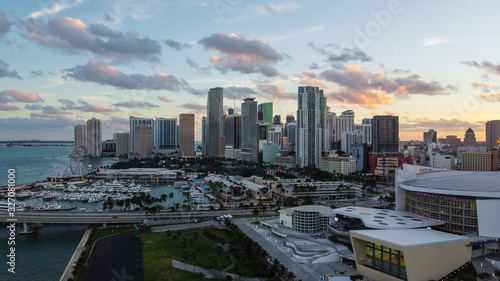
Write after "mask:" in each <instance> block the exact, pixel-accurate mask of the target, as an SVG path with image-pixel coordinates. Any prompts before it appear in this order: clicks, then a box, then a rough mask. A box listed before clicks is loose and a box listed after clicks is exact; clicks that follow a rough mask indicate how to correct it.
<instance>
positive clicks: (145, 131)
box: [133, 124, 153, 158]
mask: <svg viewBox="0 0 500 281" xmlns="http://www.w3.org/2000/svg"><path fill="white" fill-rule="evenodd" d="M133 154H134V155H135V156H137V157H138V158H150V157H152V156H153V126H151V125H149V124H140V125H135V126H134V153H133Z"/></svg>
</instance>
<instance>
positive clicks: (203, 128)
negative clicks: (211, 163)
mask: <svg viewBox="0 0 500 281" xmlns="http://www.w3.org/2000/svg"><path fill="white" fill-rule="evenodd" d="M207 127H208V125H207V117H206V116H202V117H201V154H202V155H207V139H208V135H207V131H208V129H207Z"/></svg>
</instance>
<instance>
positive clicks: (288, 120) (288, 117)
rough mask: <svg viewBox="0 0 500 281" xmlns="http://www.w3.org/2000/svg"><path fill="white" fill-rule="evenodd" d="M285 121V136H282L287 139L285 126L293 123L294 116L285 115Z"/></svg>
mask: <svg viewBox="0 0 500 281" xmlns="http://www.w3.org/2000/svg"><path fill="white" fill-rule="evenodd" d="M285 121H286V123H285V131H284V132H283V133H284V134H285V135H284V136H285V137H287V136H288V135H287V134H288V132H287V130H286V124H288V123H291V122H295V116H293V115H287V116H286V120H285Z"/></svg>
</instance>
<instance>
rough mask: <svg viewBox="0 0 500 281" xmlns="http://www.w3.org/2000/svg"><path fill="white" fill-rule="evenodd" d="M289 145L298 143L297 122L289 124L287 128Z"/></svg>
mask: <svg viewBox="0 0 500 281" xmlns="http://www.w3.org/2000/svg"><path fill="white" fill-rule="evenodd" d="M285 131H286V135H287V143H288V144H292V143H297V122H288V123H286V126H285Z"/></svg>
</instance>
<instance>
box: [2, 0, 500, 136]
mask: <svg viewBox="0 0 500 281" xmlns="http://www.w3.org/2000/svg"><path fill="white" fill-rule="evenodd" d="M499 10H500V2H498V1H472V0H470V1H465V0H462V1H460V0H453V1H451V0H443V1H411V0H384V1H357V0H353V1H338V0H337V1H333V0H325V1H245V0H207V1H202V0H185V1H160V0H141V1H135V0H120V1H113V0H111V1H92V0H65V1H63V0H57V1H55V0H38V1H23V4H22V5H19V4H18V2H16V1H2V2H1V4H0V129H1V130H0V140H17V139H41V140H73V132H74V126H75V125H77V124H82V123H84V122H85V121H86V120H88V119H90V118H92V117H96V118H98V119H100V120H101V121H102V124H103V139H110V138H112V134H113V133H114V132H124V131H128V130H129V125H128V124H129V123H128V118H129V116H136V117H148V118H174V117H178V116H179V114H181V113H194V114H195V116H196V124H195V130H196V140H200V139H201V117H202V116H203V115H206V104H207V92H208V90H209V89H210V88H214V87H223V88H224V108H225V110H227V108H229V107H235V109H236V112H239V111H240V107H241V103H242V99H243V98H245V97H255V98H256V99H257V101H258V102H259V103H264V102H273V103H274V114H280V115H281V116H282V119H284V118H285V116H286V115H289V114H293V115H296V111H297V88H298V86H316V87H320V88H321V89H323V90H324V94H325V96H326V97H327V102H328V106H329V107H330V109H331V111H333V112H336V113H337V115H340V114H341V112H342V111H345V110H349V109H352V110H354V111H355V122H356V123H361V120H362V119H363V118H371V117H372V116H374V115H386V114H389V115H398V116H399V123H400V125H399V126H400V139H401V140H422V138H423V132H424V131H428V130H429V129H434V130H436V131H437V133H438V137H445V136H446V135H457V136H458V137H459V138H463V137H464V134H465V131H466V130H467V129H468V128H469V127H471V128H472V129H473V130H474V131H475V133H476V138H477V140H478V141H483V140H484V139H485V122H486V121H488V120H496V119H500V116H499V115H500V112H499V110H498V105H499V102H500V90H499V89H500V83H499V81H500V58H499V55H500V53H499V52H498V50H499V49H500V48H499V45H500V36H499V32H500V18H499V17H498V11H499Z"/></svg>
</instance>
